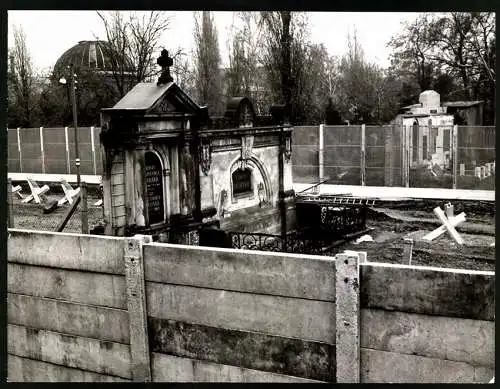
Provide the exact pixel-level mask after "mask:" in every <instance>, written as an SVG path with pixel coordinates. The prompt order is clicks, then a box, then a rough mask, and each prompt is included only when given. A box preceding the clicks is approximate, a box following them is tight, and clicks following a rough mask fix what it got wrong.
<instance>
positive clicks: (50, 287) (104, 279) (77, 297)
mask: <svg viewBox="0 0 500 389" xmlns="http://www.w3.org/2000/svg"><path fill="white" fill-rule="evenodd" d="M7 290H8V291H9V292H11V293H17V294H26V295H30V296H36V297H48V298H53V299H58V300H66V301H72V302H75V303H82V304H91V305H99V306H103V307H111V308H119V309H126V307H127V298H126V292H125V277H123V276H115V275H111V274H102V273H90V272H79V271H73V270H62V269H57V268H48V267H40V266H26V265H20V264H16V263H9V264H8V266H7Z"/></svg>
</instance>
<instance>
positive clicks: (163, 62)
mask: <svg viewBox="0 0 500 389" xmlns="http://www.w3.org/2000/svg"><path fill="white" fill-rule="evenodd" d="M156 63H157V64H158V65H160V66H161V75H160V78H159V79H158V82H157V83H156V85H161V84H167V83H169V82H172V81H174V79H173V78H172V76H171V75H170V66H172V65H173V64H174V60H173V59H172V58H171V57H169V55H168V51H167V50H165V49H163V50H162V51H161V55H160V57H159V58H158V60H157V61H156Z"/></svg>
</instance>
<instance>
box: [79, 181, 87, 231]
mask: <svg viewBox="0 0 500 389" xmlns="http://www.w3.org/2000/svg"><path fill="white" fill-rule="evenodd" d="M80 191H81V194H82V209H81V211H80V216H81V219H82V234H88V233H89V216H88V214H89V211H88V204H87V201H88V196H87V183H86V182H85V181H82V183H81V185H80Z"/></svg>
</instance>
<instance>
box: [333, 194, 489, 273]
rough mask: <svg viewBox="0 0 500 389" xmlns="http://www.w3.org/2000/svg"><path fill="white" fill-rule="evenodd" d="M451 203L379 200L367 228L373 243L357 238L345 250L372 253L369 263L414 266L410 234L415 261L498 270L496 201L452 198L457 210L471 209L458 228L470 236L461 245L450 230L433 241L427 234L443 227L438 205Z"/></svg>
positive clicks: (343, 247) (463, 236)
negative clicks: (408, 249)
mask: <svg viewBox="0 0 500 389" xmlns="http://www.w3.org/2000/svg"><path fill="white" fill-rule="evenodd" d="M444 204H445V201H429V200H421V201H413V202H412V201H405V202H385V203H383V202H378V203H376V204H375V207H373V208H371V209H369V211H368V218H367V227H370V228H372V231H371V232H369V233H368V234H369V235H370V236H371V238H372V239H373V242H362V243H359V244H356V243H355V241H351V242H349V243H347V244H344V245H342V246H341V247H340V248H341V250H355V251H366V252H367V258H368V261H370V260H371V261H373V262H387V263H401V264H408V263H409V261H408V258H407V257H406V256H404V255H403V247H404V243H403V242H404V238H411V239H413V250H412V258H411V265H421V266H432V267H446V268H456V269H469V270H487V271H494V270H495V246H494V244H495V204H494V203H489V202H467V201H461V202H458V201H457V202H452V204H453V205H454V214H455V215H458V214H459V213H461V212H464V213H465V217H466V221H465V222H463V223H461V224H460V225H458V226H457V227H456V229H457V231H458V232H459V233H460V235H461V237H462V238H463V240H464V245H463V246H460V245H458V244H457V243H455V241H454V240H453V239H452V238H451V237H450V235H449V234H448V233H447V232H445V233H444V234H443V235H441V236H440V237H439V238H436V239H434V240H433V241H432V242H426V241H423V240H422V237H423V236H424V235H426V234H427V233H429V232H431V231H432V230H434V229H436V228H438V227H440V226H441V223H440V221H439V220H438V219H437V217H436V216H435V215H434V213H433V209H434V208H435V207H437V206H440V207H441V209H443V208H444Z"/></svg>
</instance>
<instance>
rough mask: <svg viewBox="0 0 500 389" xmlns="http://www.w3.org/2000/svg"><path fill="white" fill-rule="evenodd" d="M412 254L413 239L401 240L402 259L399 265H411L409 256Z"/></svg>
mask: <svg viewBox="0 0 500 389" xmlns="http://www.w3.org/2000/svg"><path fill="white" fill-rule="evenodd" d="M412 253H413V239H412V238H404V240H403V258H402V259H401V263H402V264H403V265H406V264H408V265H411V256H412Z"/></svg>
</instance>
